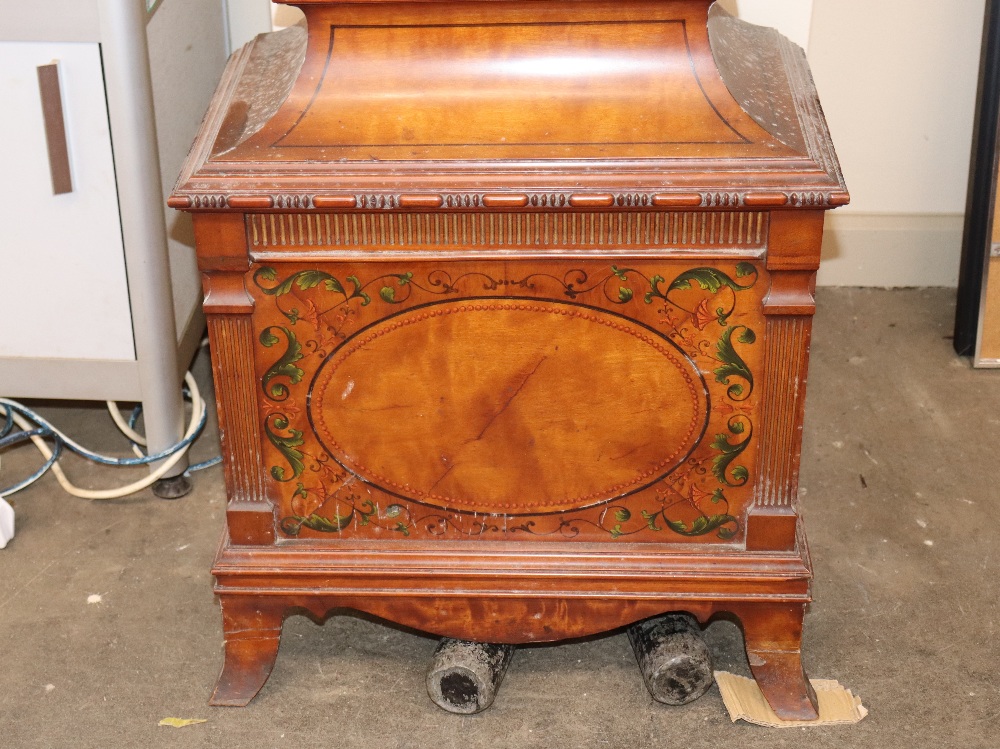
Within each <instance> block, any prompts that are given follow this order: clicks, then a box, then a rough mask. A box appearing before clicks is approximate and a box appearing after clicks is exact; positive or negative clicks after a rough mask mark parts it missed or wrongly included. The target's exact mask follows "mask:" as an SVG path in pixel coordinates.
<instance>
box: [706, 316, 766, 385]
mask: <svg viewBox="0 0 1000 749" xmlns="http://www.w3.org/2000/svg"><path fill="white" fill-rule="evenodd" d="M737 330H742V331H743V332H742V333H741V334H740V336H739V337H738V338H737V339H736V340H738V341H739V342H740V343H744V344H752V343H753V342H754V341H756V340H757V336H756V334H755V333H754V332H753V331H752V330H750V328H748V327H746V326H745V325H737V326H736V327H733V328H726V329H725V330H724V331H722V336H721V337H720V338H719V342H718V343H717V344H716V349H717V351H718V355H719V361H720V362H722V364H721V366H718V367H716V368H715V369H713V370H712V372H713V374H714V375H715V381H716V382H718V383H719V384H721V385H728V386H729V389H728V390H727V391H726V394H727V395H728V396H729V397H730V398H732V399H733V400H734V401H742V400H746V399H747V398H749V397H750V394H751V393H752V392H753V373H752V372H751V371H750V367H748V366H747V363H746V362H745V361H743V357H741V356H740V355H739V354H738V353H736V349H735V348H734V347H733V341H732V338H733V333H735V332H736V331H737ZM731 377H739V378H741V379H743V380H745V381H746V383H747V384H746V387H744V386H743V385H741V384H740V383H738V382H736V383H732V384H730V378H731Z"/></svg>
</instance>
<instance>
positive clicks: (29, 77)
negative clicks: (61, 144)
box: [0, 42, 135, 360]
mask: <svg viewBox="0 0 1000 749" xmlns="http://www.w3.org/2000/svg"><path fill="white" fill-rule="evenodd" d="M53 61H58V64H59V77H60V84H61V95H62V107H63V113H64V118H65V125H66V140H67V144H68V148H69V161H70V171H71V174H72V181H73V190H72V192H69V193H65V194H61V195H53V190H52V180H51V177H50V171H49V163H48V158H49V157H48V149H47V146H46V139H45V122H44V118H43V114H42V104H41V96H40V94H39V84H38V74H37V68H38V66H39V65H46V64H48V63H51V62H53ZM0 70H2V71H3V75H2V77H0V94H2V97H3V101H4V104H5V112H4V115H3V117H0V162H2V163H3V165H4V178H3V180H0V226H2V227H3V230H2V236H3V239H2V241H0V262H2V265H3V269H4V278H5V281H6V282H5V284H4V291H3V293H2V294H0V320H3V322H4V334H3V336H0V357H5V358H6V357H29V358H71V359H104V360H109V359H110V360H134V359H135V348H134V345H133V340H132V321H131V315H130V312H129V296H128V284H127V281H126V276H125V256H124V251H123V247H122V236H121V228H120V224H119V215H118V194H117V190H116V186H115V170H114V161H113V158H112V144H111V133H110V128H109V124H108V112H107V104H106V102H105V94H104V83H103V75H102V70H101V52H100V46H99V45H98V44H93V43H58V44H50V43H43V42H0Z"/></svg>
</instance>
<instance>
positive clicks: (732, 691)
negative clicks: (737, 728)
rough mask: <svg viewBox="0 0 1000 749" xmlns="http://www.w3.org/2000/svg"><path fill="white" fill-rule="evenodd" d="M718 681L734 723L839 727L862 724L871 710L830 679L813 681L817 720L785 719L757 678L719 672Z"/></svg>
mask: <svg viewBox="0 0 1000 749" xmlns="http://www.w3.org/2000/svg"><path fill="white" fill-rule="evenodd" d="M715 682H716V684H718V685H719V691H720V692H721V693H722V700H723V702H725V703H726V709H727V710H728V711H729V717H730V718H732V719H733V722H734V723H735V722H736V721H738V720H745V721H747V722H748V723H756V724H757V725H758V726H766V727H768V728H802V727H804V726H836V725H850V724H853V723H858V722H859V721H861V720H862V719H863V718H864V717H865V716H866V715H868V710H867V709H865V707H864V705H862V704H861V698H860V697H855V696H854V694H852V693H851V690H849V689H845V688H844V687H842V686H841V685H840V682H837V681H833V680H830V679H810V683H811V684H812V685H813V689H815V690H816V699H817V701H818V702H819V718H818V719H817V720H782V719H781V718H779V717H778V716H777V715H775V714H774V711H773V710H772V709H771V706H770V705H768V704H767V700H765V699H764V695H763V693H762V692H761V691H760V687H758V686H757V682H756V681H754V680H753V679H748V678H746V677H744V676H737V675H736V674H730V673H727V672H726V671H716V672H715Z"/></svg>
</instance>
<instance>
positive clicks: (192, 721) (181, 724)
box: [156, 718, 208, 728]
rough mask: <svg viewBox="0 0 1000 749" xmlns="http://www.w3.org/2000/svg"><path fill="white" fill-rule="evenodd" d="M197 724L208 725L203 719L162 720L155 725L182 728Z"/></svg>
mask: <svg viewBox="0 0 1000 749" xmlns="http://www.w3.org/2000/svg"><path fill="white" fill-rule="evenodd" d="M197 723H208V720H207V719H205V718H164V719H163V720H161V721H160V722H159V723H157V724H156V725H158V726H173V727H174V728H184V726H193V725H195V724H197Z"/></svg>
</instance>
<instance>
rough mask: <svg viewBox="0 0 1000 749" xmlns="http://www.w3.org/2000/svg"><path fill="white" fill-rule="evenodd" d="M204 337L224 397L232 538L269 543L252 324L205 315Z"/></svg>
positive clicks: (222, 428)
mask: <svg viewBox="0 0 1000 749" xmlns="http://www.w3.org/2000/svg"><path fill="white" fill-rule="evenodd" d="M244 293H245V291H244ZM208 334H209V339H210V340H211V343H212V368H213V374H214V376H215V387H216V389H217V390H218V391H219V392H220V393H222V392H224V393H225V397H220V398H219V399H218V409H219V437H220V439H221V441H222V445H223V449H222V453H223V455H225V456H226V460H225V461H224V462H223V467H224V471H225V478H226V494H227V496H228V497H229V507H228V512H227V515H228V517H229V521H228V526H229V533H230V538H231V539H232V541H233V543H237V544H266V543H271V542H273V540H274V516H273V509H272V505H271V503H270V501H269V500H268V498H267V495H266V490H265V488H264V467H263V466H264V461H263V459H262V456H261V442H260V429H259V428H258V424H257V418H258V416H257V396H256V393H257V378H256V376H255V372H254V365H253V361H254V358H253V326H252V324H251V318H250V316H249V315H209V318H208Z"/></svg>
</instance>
